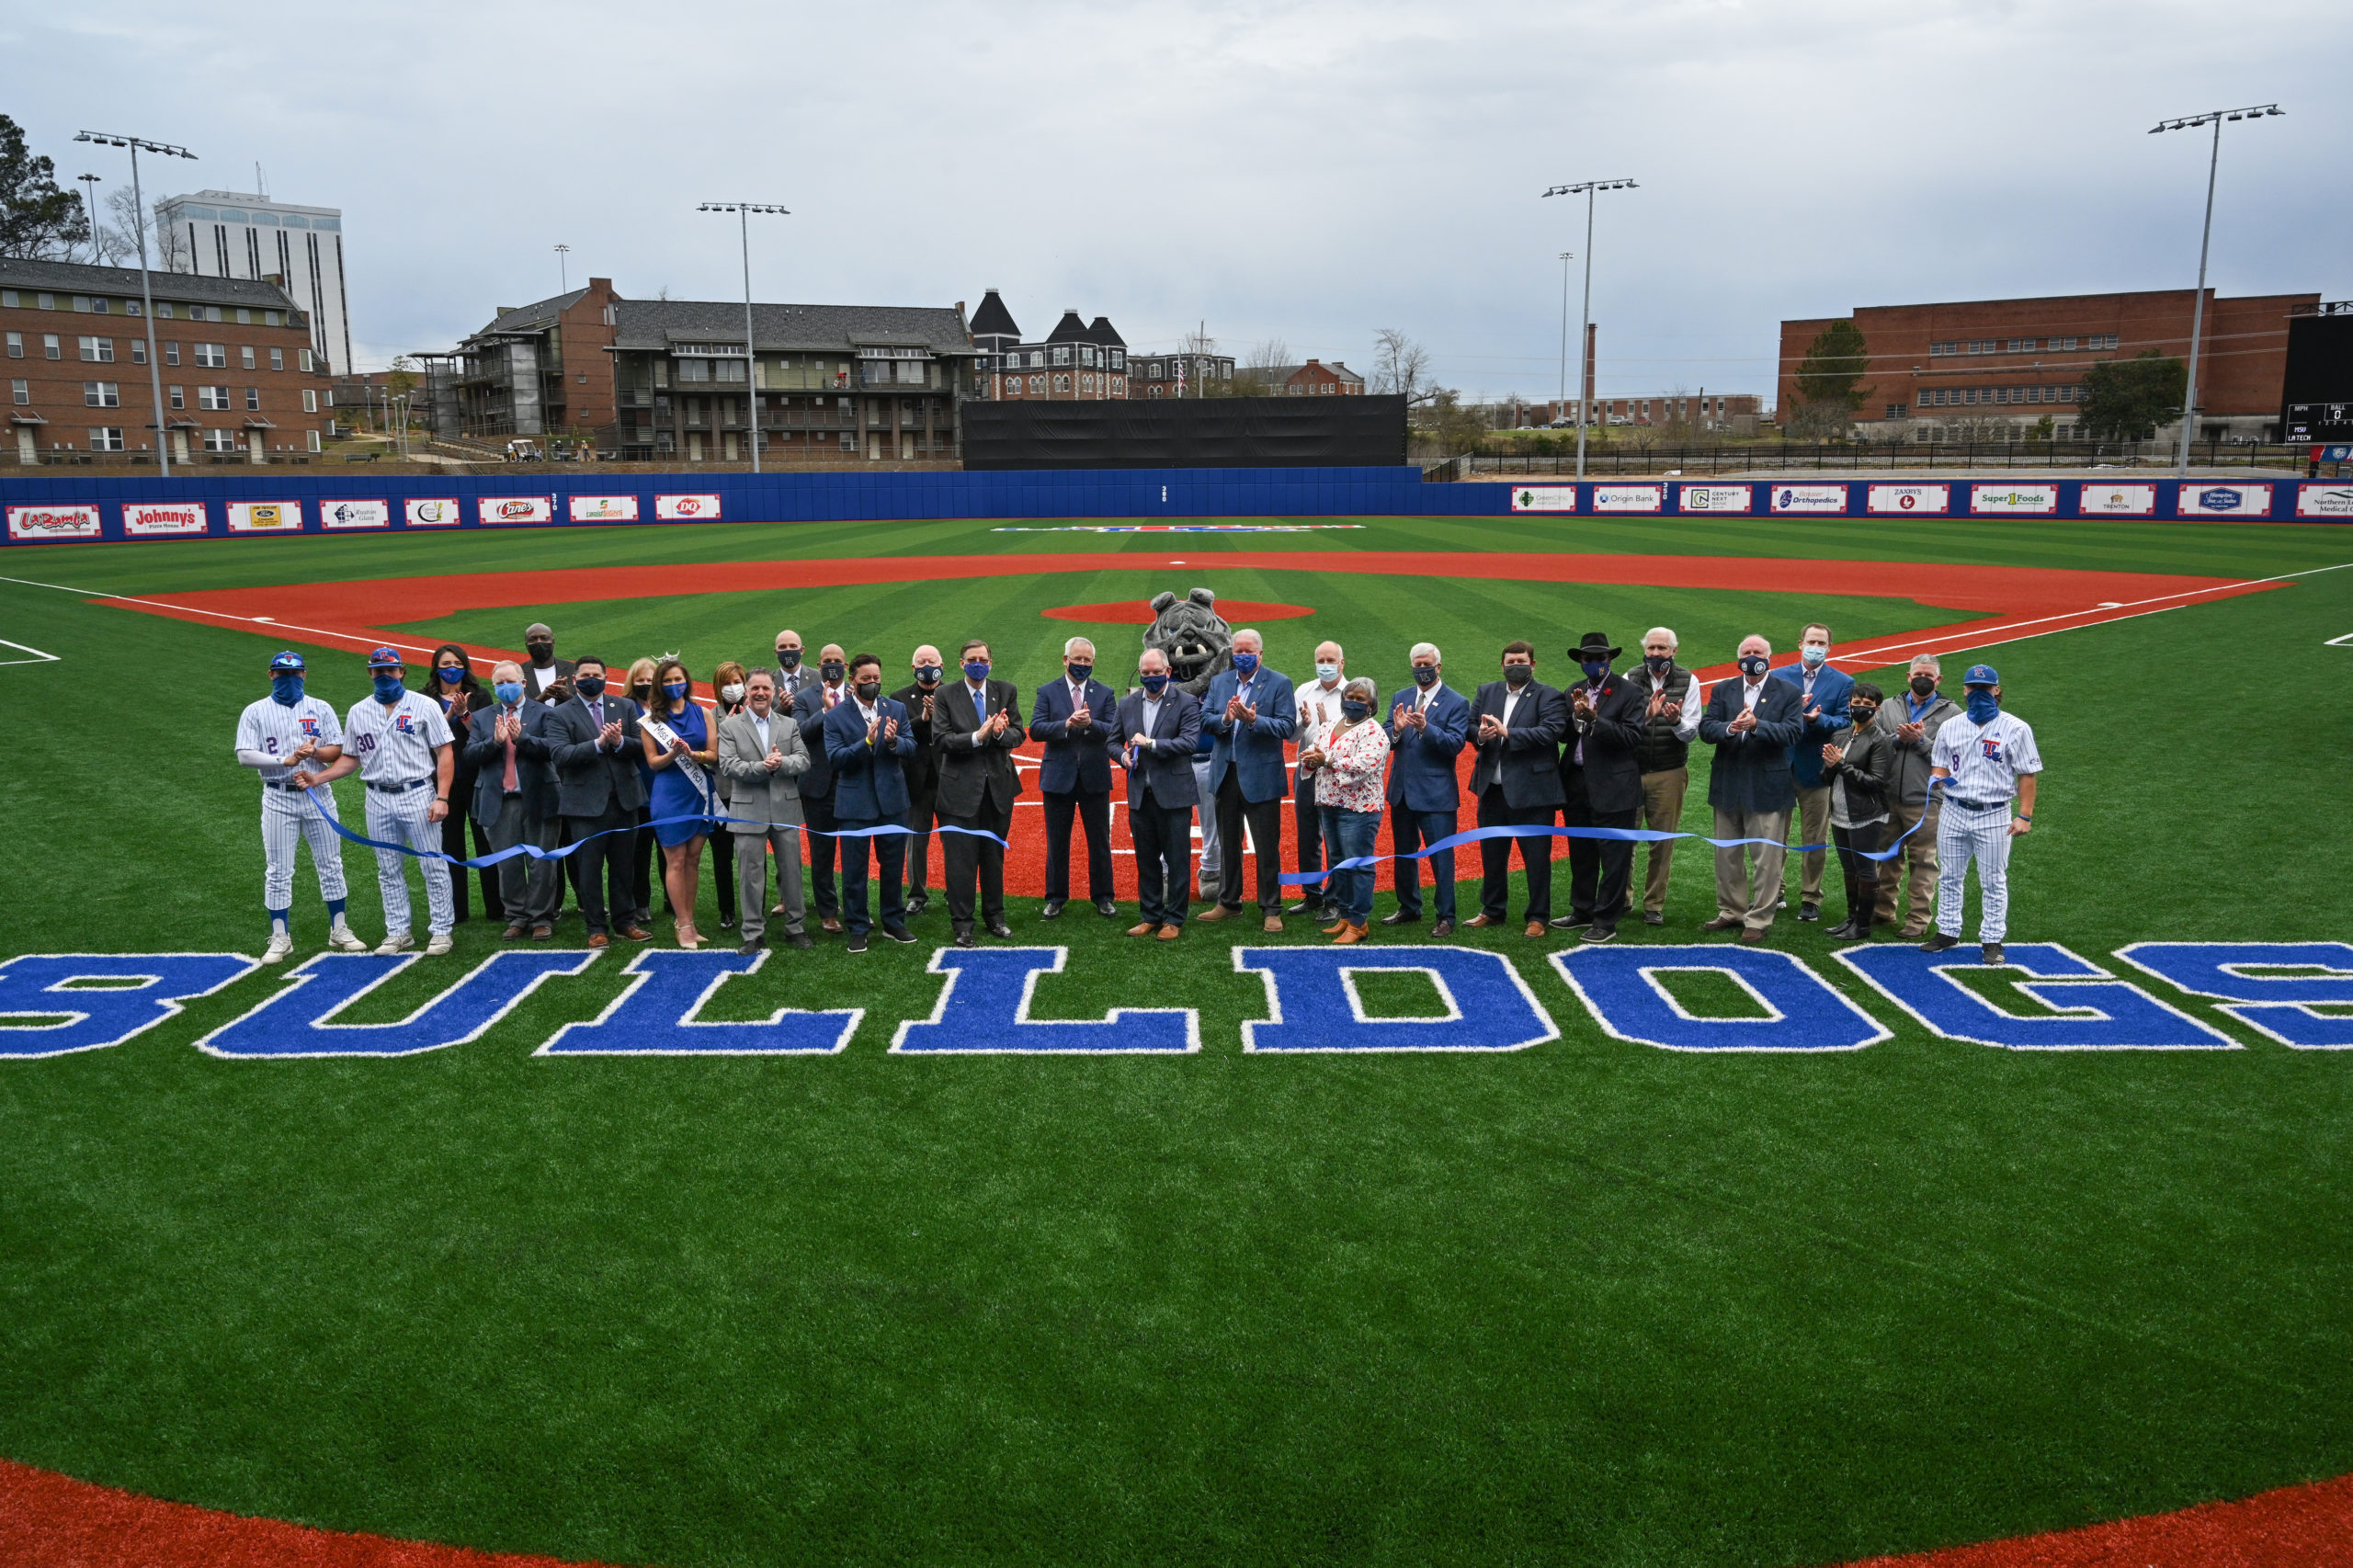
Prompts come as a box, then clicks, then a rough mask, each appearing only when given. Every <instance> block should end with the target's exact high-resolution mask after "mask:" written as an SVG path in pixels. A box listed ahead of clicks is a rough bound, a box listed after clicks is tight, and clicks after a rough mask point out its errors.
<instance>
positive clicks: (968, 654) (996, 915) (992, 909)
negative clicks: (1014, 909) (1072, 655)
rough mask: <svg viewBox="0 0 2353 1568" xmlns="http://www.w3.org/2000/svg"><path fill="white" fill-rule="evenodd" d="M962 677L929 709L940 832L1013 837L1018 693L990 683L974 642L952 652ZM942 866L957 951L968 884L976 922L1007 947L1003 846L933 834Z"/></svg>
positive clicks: (968, 942)
mask: <svg viewBox="0 0 2353 1568" xmlns="http://www.w3.org/2000/svg"><path fill="white" fill-rule="evenodd" d="M958 662H959V663H961V665H963V666H964V672H963V678H962V679H961V680H957V681H950V682H949V684H948V688H947V689H946V690H945V691H943V692H941V693H940V694H939V695H938V697H937V698H936V699H933V702H932V722H933V724H934V725H935V726H936V728H935V730H934V732H933V733H934V734H935V736H936V737H937V743H936V744H938V747H939V797H938V810H939V825H940V826H942V827H961V828H972V829H977V830H979V831H980V832H982V833H993V834H995V835H996V836H997V837H998V838H1000V839H1002V838H1007V837H1010V836H1011V835H1012V832H1013V802H1014V800H1015V798H1016V797H1017V796H1018V795H1019V794H1020V793H1021V775H1020V774H1019V773H1017V772H1016V771H1015V770H1014V767H1013V748H1014V747H1016V746H1017V745H1019V744H1021V743H1022V742H1023V741H1025V740H1027V739H1029V731H1027V730H1025V729H1023V728H1022V725H1021V691H1020V688H1019V687H1016V686H1015V685H1014V684H1013V683H1012V682H1011V681H1009V680H992V679H990V678H989V670H990V662H989V645H988V644H987V643H985V642H981V641H980V640H979V639H977V638H975V639H973V640H972V641H970V642H966V643H965V644H964V646H963V648H962V649H961V650H960V651H959V653H958ZM940 840H941V842H940V849H941V851H942V858H945V859H946V860H947V862H948V922H949V926H950V927H951V928H952V930H953V931H954V934H955V940H956V945H957V946H958V947H960V948H970V947H976V946H978V945H979V944H978V943H977V942H976V941H975V940H974V939H973V937H972V905H973V896H972V892H973V883H974V881H976V880H977V881H978V882H979V884H980V901H979V902H980V915H981V919H982V921H983V924H984V925H986V926H987V927H988V933H989V935H990V936H992V937H1001V938H1004V939H1006V940H1010V939H1011V938H1012V936H1013V927H1012V926H1007V925H1006V923H1005V846H1004V845H1002V844H999V843H996V842H995V841H993V840H990V839H986V838H980V837H976V836H974V835H973V834H972V833H946V834H942V835H940Z"/></svg>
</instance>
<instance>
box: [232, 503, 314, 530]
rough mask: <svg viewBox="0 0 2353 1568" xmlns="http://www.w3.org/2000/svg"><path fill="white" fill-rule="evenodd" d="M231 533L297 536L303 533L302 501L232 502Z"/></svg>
mask: <svg viewBox="0 0 2353 1568" xmlns="http://www.w3.org/2000/svg"><path fill="white" fill-rule="evenodd" d="M229 531H230V532H231V533H233V534H297V533H301V531H302V503H301V502H300V501H232V502H230V503H229Z"/></svg>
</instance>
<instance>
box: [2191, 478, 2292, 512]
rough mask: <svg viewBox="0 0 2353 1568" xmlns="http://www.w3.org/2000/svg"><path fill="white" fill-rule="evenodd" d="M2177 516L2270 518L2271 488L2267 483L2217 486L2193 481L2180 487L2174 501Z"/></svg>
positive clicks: (2208, 481)
mask: <svg viewBox="0 0 2353 1568" xmlns="http://www.w3.org/2000/svg"><path fill="white" fill-rule="evenodd" d="M2173 509H2174V516H2176V517H2268V516H2269V515H2270V512H2271V486H2269V485H2268V484H2216V483H2212V482H2211V481H2210V480H2191V481H2190V482H2188V483H2186V484H2184V485H2182V486H2181V489H2180V494H2178V495H2177V496H2176V497H2175V499H2174V508H2173Z"/></svg>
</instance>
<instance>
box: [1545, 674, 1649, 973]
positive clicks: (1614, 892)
mask: <svg viewBox="0 0 2353 1568" xmlns="http://www.w3.org/2000/svg"><path fill="white" fill-rule="evenodd" d="M1623 652H1625V650H1624V649H1622V648H1617V647H1613V646H1611V644H1610V642H1609V639H1608V638H1607V637H1605V636H1603V635H1602V634H1601V633H1600V632H1598V631H1588V632H1586V634H1585V638H1584V640H1583V641H1582V642H1579V643H1578V644H1577V645H1576V646H1575V647H1574V648H1572V649H1570V650H1569V657H1570V658H1572V659H1574V660H1575V661H1576V662H1577V666H1578V668H1579V669H1580V670H1582V671H1583V672H1584V675H1585V678H1584V679H1583V680H1580V681H1578V682H1577V683H1576V684H1575V685H1574V686H1571V687H1568V688H1567V689H1566V691H1565V692H1563V695H1564V696H1565V697H1566V698H1567V699H1568V701H1569V733H1568V734H1567V735H1565V736H1564V737H1563V739H1562V744H1561V796H1562V801H1563V804H1562V806H1561V821H1562V823H1563V824H1564V825H1566V826H1569V827H1631V826H1633V825H1634V819H1635V818H1636V817H1637V816H1639V815H1641V814H1642V806H1643V763H1642V756H1641V746H1642V742H1643V720H1644V712H1643V710H1644V708H1645V707H1646V706H1647V703H1648V698H1647V697H1646V695H1645V694H1644V693H1643V692H1641V691H1638V690H1636V689H1635V687H1634V686H1633V683H1632V682H1631V681H1628V680H1625V679H1623V678H1621V677H1620V676H1617V675H1615V674H1613V673H1612V672H1611V671H1610V668H1609V665H1610V661H1611V660H1613V659H1615V658H1617V657H1618V655H1619V654H1620V653H1623ZM1633 881H1634V843H1633V840H1631V839H1630V838H1616V839H1613V838H1572V839H1570V840H1569V912H1568V913H1567V914H1566V915H1563V916H1561V917H1560V918H1559V919H1558V920H1555V921H1553V922H1552V924H1553V926H1555V927H1557V928H1559V929H1562V930H1577V929H1580V928H1582V929H1583V930H1584V932H1585V939H1586V941H1588V942H1607V941H1608V940H1609V939H1610V938H1611V937H1615V936H1617V935H1618V920H1619V917H1620V915H1624V914H1625V913H1626V909H1627V906H1628V903H1629V900H1628V897H1627V894H1628V892H1629V891H1630V890H1631V887H1632V885H1633Z"/></svg>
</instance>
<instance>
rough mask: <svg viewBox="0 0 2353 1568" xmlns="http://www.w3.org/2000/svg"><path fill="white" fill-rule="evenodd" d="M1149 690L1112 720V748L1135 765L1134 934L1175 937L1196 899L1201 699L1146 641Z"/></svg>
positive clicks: (1133, 696)
mask: <svg viewBox="0 0 2353 1568" xmlns="http://www.w3.org/2000/svg"><path fill="white" fill-rule="evenodd" d="M1136 678H1137V679H1138V680H1139V681H1141V682H1142V687H1143V689H1142V690H1141V691H1134V692H1131V693H1129V694H1128V695H1127V697H1125V698H1124V699H1121V700H1120V705H1119V708H1118V710H1116V711H1115V712H1114V714H1113V715H1112V719H1111V724H1110V731H1111V737H1110V738H1111V748H1112V750H1113V752H1114V753H1115V754H1116V755H1117V756H1119V758H1120V766H1121V767H1125V768H1126V769H1127V770H1128V836H1129V837H1130V838H1131V839H1132V840H1133V841H1134V843H1135V848H1136V903H1137V916H1138V918H1137V921H1136V924H1134V925H1133V926H1129V927H1128V935H1129V936H1131V937H1158V938H1159V939H1160V940H1162V941H1164V942H1173V941H1175V940H1176V938H1177V937H1179V936H1180V935H1182V934H1183V932H1184V929H1185V917H1186V915H1188V914H1189V913H1190V912H1191V910H1192V903H1193V807H1194V805H1195V804H1196V802H1198V801H1199V798H1200V796H1199V789H1198V787H1197V786H1196V785H1195V783H1194V780H1193V747H1194V745H1195V744H1196V743H1197V742H1198V741H1199V739H1200V733H1201V705H1200V704H1199V702H1198V701H1196V700H1194V698H1193V695H1192V694H1191V693H1190V692H1188V691H1187V690H1186V689H1185V688H1184V687H1181V686H1178V685H1177V684H1176V682H1174V681H1173V680H1171V679H1170V678H1169V674H1168V655H1167V654H1166V653H1162V652H1161V651H1160V650H1159V649H1157V648H1146V649H1145V650H1144V651H1143V657H1142V658H1141V659H1139V660H1137V661H1136Z"/></svg>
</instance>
